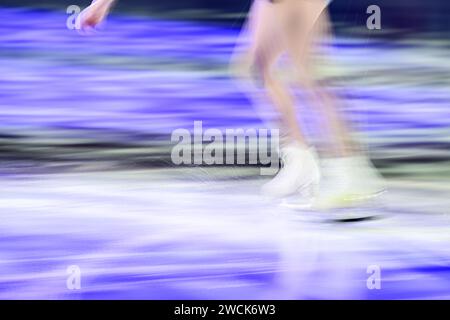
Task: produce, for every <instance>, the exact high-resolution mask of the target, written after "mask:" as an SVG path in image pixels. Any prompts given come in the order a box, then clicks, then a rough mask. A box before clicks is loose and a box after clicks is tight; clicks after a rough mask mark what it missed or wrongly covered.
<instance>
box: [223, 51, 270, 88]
mask: <svg viewBox="0 0 450 320" xmlns="http://www.w3.org/2000/svg"><path fill="white" fill-rule="evenodd" d="M230 72H231V74H232V75H233V76H234V77H235V78H238V79H244V80H248V81H251V82H252V83H253V84H254V85H256V86H257V87H260V88H263V87H266V86H267V85H268V84H269V83H270V82H271V81H273V78H274V77H273V71H272V68H271V63H269V61H267V59H265V58H264V56H263V55H260V54H258V53H256V54H254V55H253V56H252V57H250V58H248V59H240V60H237V61H233V62H232V63H231V64H230Z"/></svg>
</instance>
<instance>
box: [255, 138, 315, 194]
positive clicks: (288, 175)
mask: <svg viewBox="0 0 450 320" xmlns="http://www.w3.org/2000/svg"><path fill="white" fill-rule="evenodd" d="M281 159H282V165H283V166H282V168H281V169H280V171H279V173H278V174H277V176H276V177H275V178H274V179H273V180H271V181H270V182H268V183H266V184H265V185H264V186H263V187H262V190H261V191H262V194H263V195H265V196H267V197H269V198H283V197H287V196H290V195H293V194H296V193H300V192H301V191H303V192H304V191H305V190H306V189H309V190H316V191H317V190H318V186H319V181H320V170H319V165H318V161H317V157H316V154H315V152H314V150H313V149H312V148H308V147H305V146H302V145H300V144H296V143H291V144H289V145H288V146H286V147H285V148H283V149H282V150H281ZM311 192H314V191H311Z"/></svg>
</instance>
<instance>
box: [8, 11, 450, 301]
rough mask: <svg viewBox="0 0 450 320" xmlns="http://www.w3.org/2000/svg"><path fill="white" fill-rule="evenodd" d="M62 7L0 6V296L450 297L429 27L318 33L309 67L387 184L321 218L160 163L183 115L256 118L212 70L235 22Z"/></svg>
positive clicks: (442, 148) (448, 66)
mask: <svg viewBox="0 0 450 320" xmlns="http://www.w3.org/2000/svg"><path fill="white" fill-rule="evenodd" d="M66 18H67V16H66V15H65V10H60V11H45V10H32V9H24V8H22V9H17V8H0V46H1V50H0V75H1V76H0V82H1V85H0V90H1V91H0V119H1V121H0V148H1V153H0V174H1V178H2V184H1V185H0V194H1V197H0V274H1V277H0V298H3V299H10V298H25V299H29V298H43V299H54V298H56V299H61V298H68V299H93V298H97V299H98V298H103V299H104V298H112V299H116V298H124V299H131V298H147V299H213V298H233V299H241V298H251V299H263V298H265V299H288V298H312V299H318V298H367V299H379V298H388V299H409V298H447V299H448V298H450V289H449V288H450V245H449V244H450V233H449V222H450V221H449V220H450V217H449V211H448V210H449V208H450V200H449V197H448V194H449V189H450V188H449V185H448V177H449V173H450V172H449V170H448V161H449V154H448V150H449V140H448V137H449V128H450V120H449V119H450V117H449V112H448V106H449V103H450V90H449V81H450V80H449V79H450V78H449V77H448V75H449V72H450V62H449V60H448V54H447V52H448V48H449V45H450V43H449V41H448V40H447V39H446V40H437V39H436V38H428V37H427V36H425V35H421V36H420V37H419V36H416V37H411V36H410V37H406V38H403V39H398V40H396V41H395V42H386V41H384V40H382V39H378V38H375V37H374V38H370V37H369V38H361V37H357V36H354V37H338V38H337V39H336V54H337V56H336V61H337V62H338V64H337V65H338V66H339V67H338V66H336V67H333V68H331V67H330V68H325V70H324V76H325V77H328V78H333V79H340V80H342V81H343V83H345V88H341V89H336V90H342V91H343V92H345V93H346V97H347V99H349V101H350V103H349V107H348V108H347V110H346V111H347V113H348V115H349V117H351V119H352V120H354V122H355V123H357V124H358V127H359V129H361V130H362V132H363V133H364V136H365V141H366V143H367V144H368V146H369V150H370V152H371V156H372V157H373V159H374V162H375V164H376V165H377V167H378V168H380V170H381V172H382V173H383V174H384V175H385V177H387V179H388V184H389V193H387V194H386V195H385V197H384V198H382V199H380V200H378V202H377V203H375V204H373V205H371V206H368V207H367V208H358V209H353V210H372V211H376V212H377V213H380V214H381V215H382V216H383V218H382V219H379V220H375V221H366V222H362V223H353V224H337V223H331V222H329V221H328V219H330V218H329V217H330V216H328V214H330V215H332V213H328V214H325V213H324V214H318V213H316V212H308V211H299V210H294V209H289V208H286V207H281V206H277V205H275V204H271V203H266V202H264V201H263V200H262V199H261V197H260V195H259V192H258V190H259V187H260V185H261V184H262V183H263V182H264V181H263V179H261V178H259V176H258V170H257V168H253V167H247V166H242V167H190V168H183V167H175V166H173V165H172V164H171V161H170V148H171V145H170V133H171V132H172V130H174V129H177V128H192V125H193V121H194V120H202V121H203V122H204V124H205V126H210V127H214V128H233V127H239V128H245V127H261V126H262V124H261V122H260V120H259V118H258V117H257V114H256V113H255V112H254V111H253V110H252V107H251V104H250V103H249V102H248V100H247V99H246V98H245V96H244V94H243V93H242V92H240V90H239V89H238V87H237V86H236V84H235V83H234V82H233V80H232V79H230V77H229V74H228V69H227V68H228V62H229V58H230V55H231V53H232V51H233V47H234V44H235V41H236V38H237V37H238V34H239V30H237V29H234V28H229V27H225V26H220V25H217V24H216V25H213V24H207V23H201V22H194V21H191V22H187V21H185V22H182V21H177V20H165V19H151V18H148V17H132V16H121V15H120V14H119V13H116V14H115V15H113V16H112V17H111V19H109V21H108V26H107V28H108V30H107V32H102V33H101V35H99V36H92V37H81V36H80V35H78V34H77V33H76V32H75V31H71V30H67V29H66V28H65V19H66ZM70 265H76V266H79V268H80V270H81V289H80V290H68V289H67V287H66V279H67V277H68V275H67V273H66V270H67V267H68V266H70ZM369 266H379V267H380V269H381V276H382V282H381V285H382V287H381V289H380V290H369V289H368V288H367V283H366V281H367V279H368V277H369V276H370V274H368V273H367V268H368V267H369Z"/></svg>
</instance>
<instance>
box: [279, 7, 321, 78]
mask: <svg viewBox="0 0 450 320" xmlns="http://www.w3.org/2000/svg"><path fill="white" fill-rule="evenodd" d="M327 4H328V1H326V0H283V2H282V3H280V5H279V10H278V11H277V14H278V19H279V21H282V24H281V26H282V30H283V32H282V33H283V40H284V44H285V48H286V51H287V53H288V55H289V58H290V59H291V60H292V62H293V63H294V64H295V66H296V68H299V69H301V70H303V71H304V70H309V69H310V68H311V67H312V66H311V65H312V64H313V63H314V59H313V57H314V53H315V50H316V49H317V46H318V45H319V44H320V43H321V42H322V41H325V39H326V38H328V34H329V17H328V13H327V10H326V7H327Z"/></svg>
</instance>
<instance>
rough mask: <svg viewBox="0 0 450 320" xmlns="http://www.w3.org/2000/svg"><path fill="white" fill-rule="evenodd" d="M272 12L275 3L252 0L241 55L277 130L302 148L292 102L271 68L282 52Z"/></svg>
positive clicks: (302, 143)
mask: <svg viewBox="0 0 450 320" xmlns="http://www.w3.org/2000/svg"><path fill="white" fill-rule="evenodd" d="M274 10H279V9H278V4H271V3H269V2H268V1H266V0H256V1H255V2H254V4H253V6H252V9H251V10H250V14H249V21H248V32H249V33H250V38H251V39H250V41H251V47H250V48H249V49H248V51H247V52H246V53H245V57H244V58H243V59H242V60H244V61H245V62H244V65H241V66H239V67H241V68H244V69H245V68H248V69H251V70H249V71H250V72H251V73H256V76H257V78H258V79H257V80H256V81H258V82H261V85H262V86H264V89H265V91H266V93H267V96H268V97H269V99H270V101H271V102H272V104H273V106H274V107H275V109H276V110H277V112H278V116H279V122H280V129H281V131H282V134H284V135H286V136H288V138H289V140H291V141H296V142H298V143H300V144H301V145H306V144H307V143H306V141H305V137H304V135H303V133H302V130H301V128H300V126H299V123H298V121H297V116H296V112H295V100H294V97H293V95H292V94H291V93H290V92H289V88H288V87H287V86H286V85H285V84H284V83H283V82H282V81H281V80H280V79H279V78H278V77H277V76H276V74H275V73H274V70H273V69H274V65H275V63H276V62H277V60H278V59H279V57H280V55H281V54H282V53H283V52H285V51H286V46H285V43H284V41H283V36H282V34H281V32H282V29H281V23H280V21H279V20H278V17H277V15H276V14H274Z"/></svg>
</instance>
